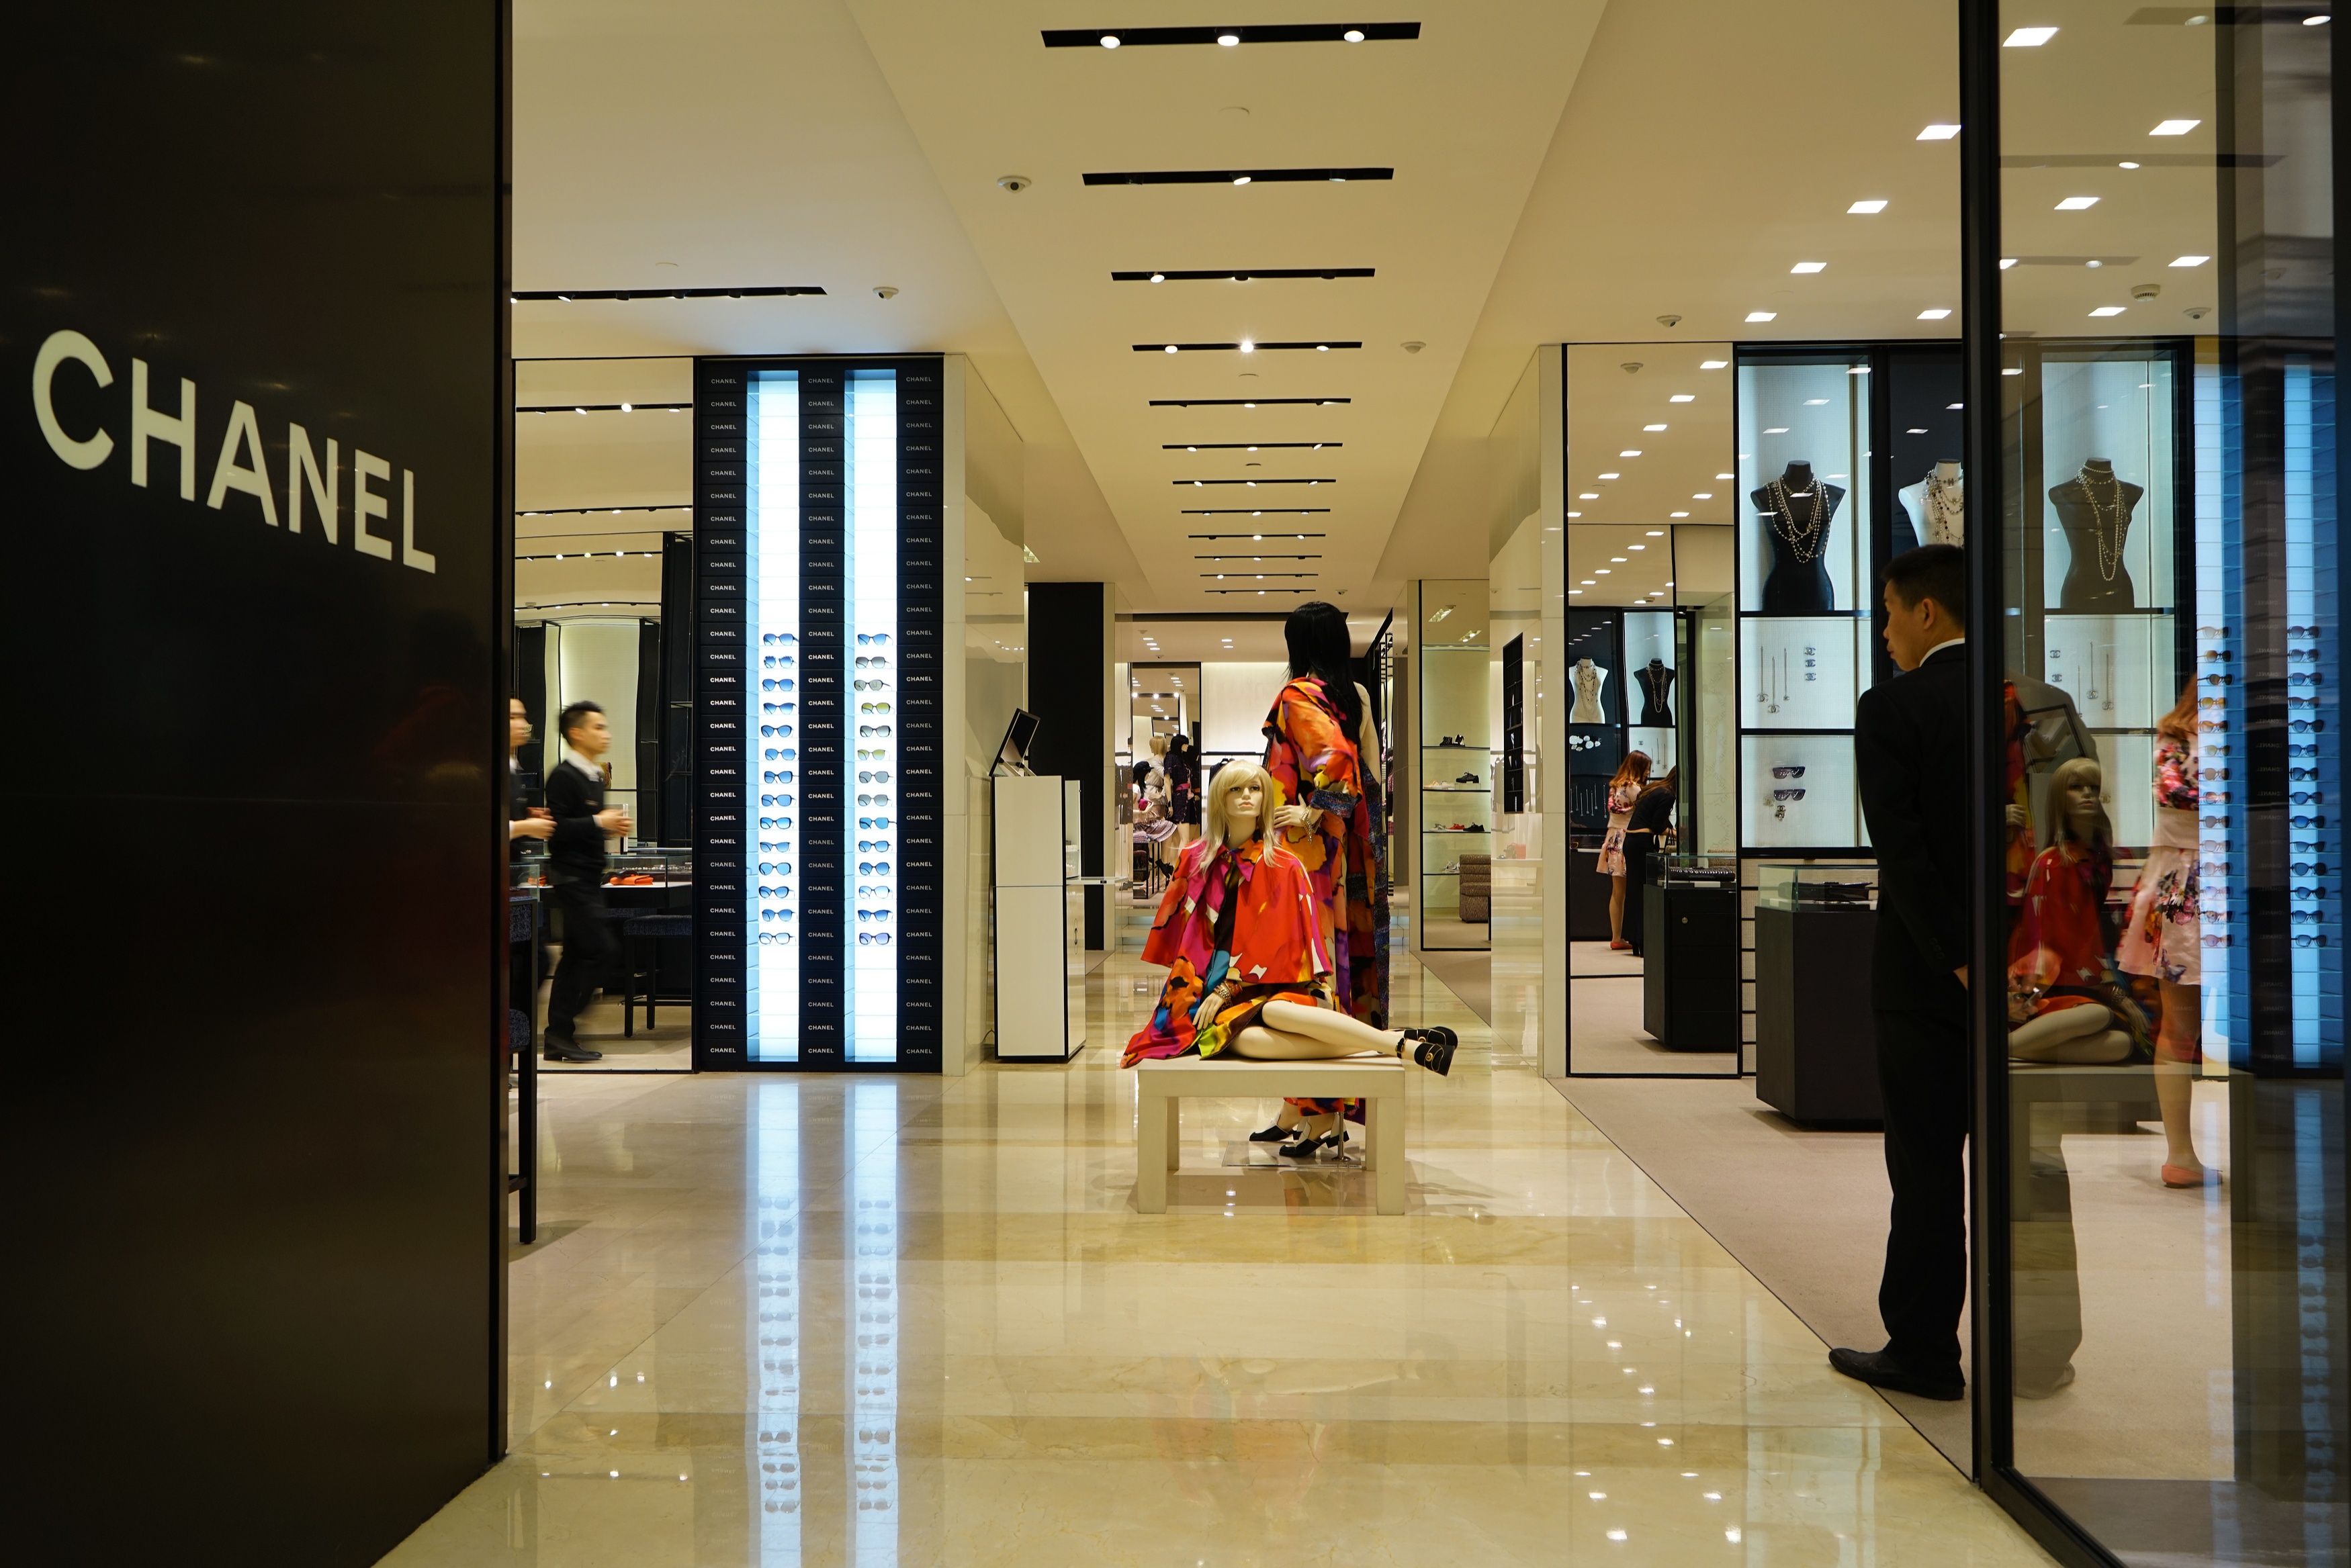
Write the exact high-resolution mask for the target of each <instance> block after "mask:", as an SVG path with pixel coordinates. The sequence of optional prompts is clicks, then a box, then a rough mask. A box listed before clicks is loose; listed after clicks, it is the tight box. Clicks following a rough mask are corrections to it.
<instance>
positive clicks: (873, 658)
mask: <svg viewBox="0 0 2351 1568" xmlns="http://www.w3.org/2000/svg"><path fill="white" fill-rule="evenodd" d="M857 668H858V669H860V670H887V669H889V668H890V659H889V657H888V655H886V654H880V653H875V654H870V655H869V654H862V653H861V654H859V655H858V656H857Z"/></svg>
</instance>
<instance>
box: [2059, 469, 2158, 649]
mask: <svg viewBox="0 0 2351 1568" xmlns="http://www.w3.org/2000/svg"><path fill="white" fill-rule="evenodd" d="M2146 494H2147V491H2146V490H2145V489H2144V488H2142V487H2141V486H2139V485H2136V484H2131V483H2126V482H2125V481H2123V480H2120V479H2117V478H2116V477H2115V470H2114V464H2112V463H2111V462H2107V461H2106V460H2105V459H2104V458H2097V457H2094V458H2092V459H2090V460H2089V461H2088V462H2085V463H2084V464H2083V465H2082V471H2081V472H2079V473H2077V474H2075V475H2074V477H2073V478H2071V479H2069V480H2066V481H2065V482H2064V483H2062V484H2057V485H2053V486H2051V487H2050V491H2049V502H2050V504H2051V505H2053V506H2054V507H2056V509H2057V522H2058V524H2059V526H2061V527H2063V528H2064V530H2065V542H2066V544H2067V545H2070V546H2071V547H2072V550H2073V559H2072V560H2071V561H2069V562H2068V563H2067V564H2066V566H2065V581H2064V584H2063V585H2061V586H2060V587H2059V588H2058V590H2057V607H2058V608H2059V609H2061V610H2067V611H2088V612H2091V613H2096V612H2100V611H2107V610H2124V609H2132V608H2135V607H2137V603H2138V597H2137V589H2136V588H2135V587H2133V586H2132V584H2131V577H2130V571H2129V569H2128V568H2127V567H2126V566H2124V565H2123V549H2124V545H2126V542H2127V541H2128V539H2129V537H2130V525H2131V515H2132V514H2133V513H2134V512H2136V511H2137V509H2138V504H2139V501H2140V499H2141V498H2142V497H2144V496H2145V495H2146Z"/></svg>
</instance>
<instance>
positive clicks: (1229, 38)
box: [1217, 27, 2057, 49]
mask: <svg viewBox="0 0 2351 1568" xmlns="http://www.w3.org/2000/svg"><path fill="white" fill-rule="evenodd" d="M2049 30H2050V31H2051V32H2055V31H2056V30H2057V29H2056V28H2054V27H2052V28H2050V29H2049ZM1240 41H1241V36H1240V35H1239V34H1238V33H1219V34H1217V43H1219V44H1222V45H1223V46H1224V47H1226V48H1228V49H1229V48H1231V47H1233V46H1234V45H1236V44H1238V43H1239V42H1240Z"/></svg>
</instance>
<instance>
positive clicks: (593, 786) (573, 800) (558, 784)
mask: <svg viewBox="0 0 2351 1568" xmlns="http://www.w3.org/2000/svg"><path fill="white" fill-rule="evenodd" d="M540 793H541V794H543V795H544V796H545V797H546V800H547V810H548V815H550V816H552V817H554V818H555V835H554V836H553V837H551V838H549V840H548V841H547V862H548V866H547V868H548V871H549V874H550V875H551V876H552V877H555V878H557V879H558V880H561V881H580V880H590V879H592V880H594V881H597V882H600V883H601V881H603V879H604V830H603V829H602V828H601V827H599V826H596V814H597V813H598V812H600V811H601V810H603V809H604V781H603V779H602V778H601V777H599V778H594V779H590V777H589V776H588V775H587V774H583V773H581V772H580V770H579V769H578V768H575V767H573V766H572V765H571V763H570V760H569V758H566V759H565V760H564V761H562V762H559V763H556V764H555V765H554V766H553V767H551V768H549V769H548V770H547V784H546V787H545V788H544V789H543V790H542V791H541V792H540Z"/></svg>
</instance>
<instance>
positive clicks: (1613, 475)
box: [1600, 473, 1624, 479]
mask: <svg viewBox="0 0 2351 1568" xmlns="http://www.w3.org/2000/svg"><path fill="white" fill-rule="evenodd" d="M1600 477H1601V478H1603V479H1622V478H1623V477H1624V475H1623V474H1620V473H1604V474H1602V475H1601V476H1600Z"/></svg>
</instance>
